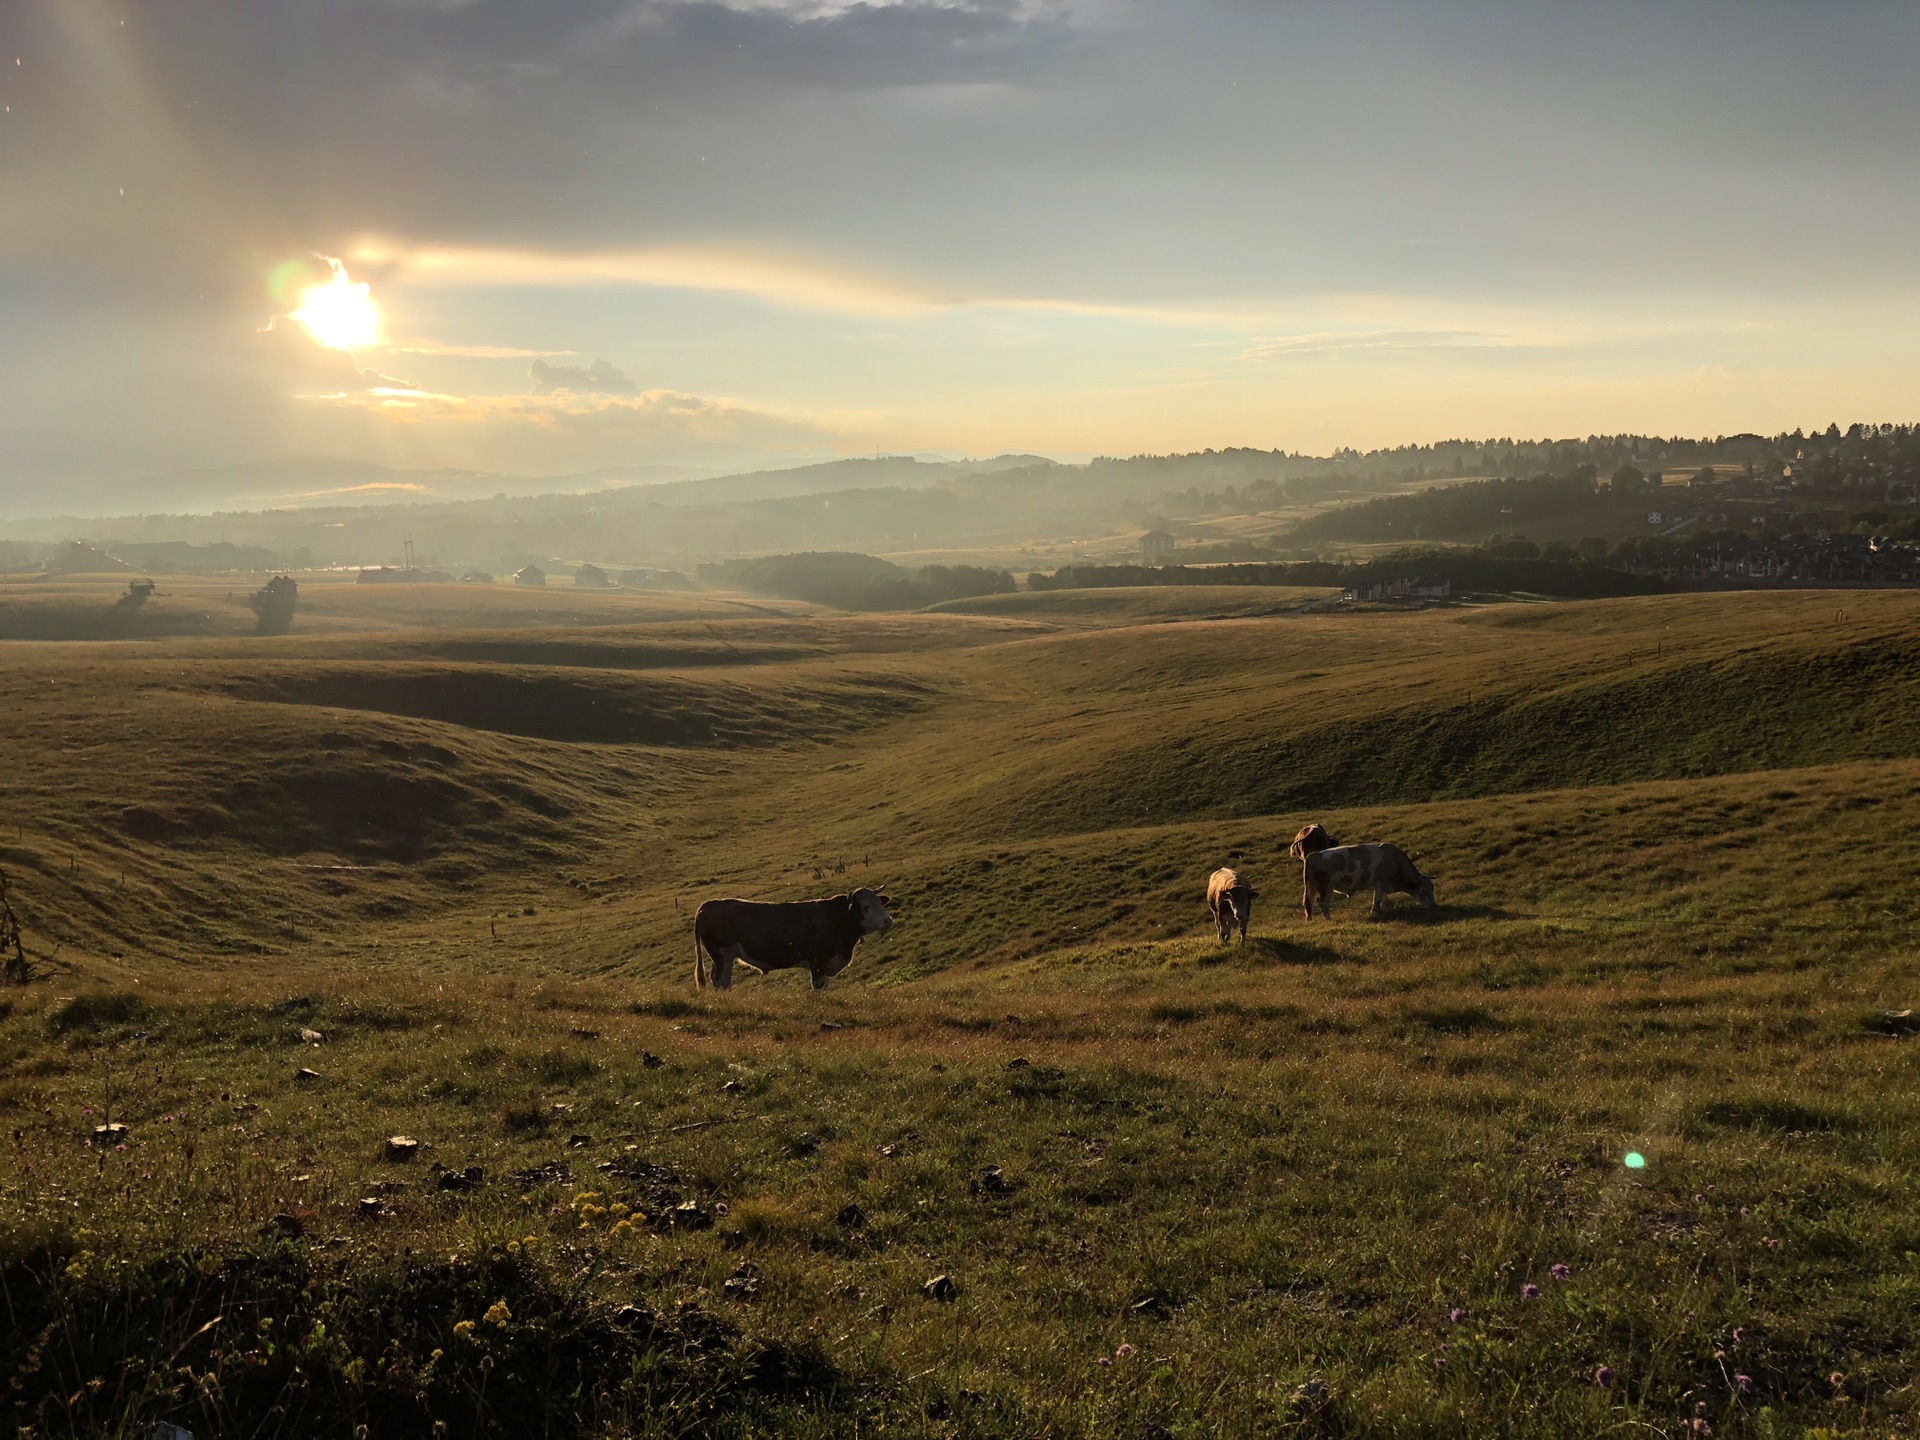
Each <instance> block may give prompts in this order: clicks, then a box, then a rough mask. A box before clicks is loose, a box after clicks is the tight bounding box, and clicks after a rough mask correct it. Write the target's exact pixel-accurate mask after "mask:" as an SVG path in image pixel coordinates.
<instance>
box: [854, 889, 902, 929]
mask: <svg viewBox="0 0 1920 1440" xmlns="http://www.w3.org/2000/svg"><path fill="white" fill-rule="evenodd" d="M847 900H848V902H849V903H850V904H851V905H852V906H853V918H854V919H855V920H857V921H858V922H859V923H860V933H861V934H862V935H882V934H885V933H886V932H887V931H888V930H890V929H892V928H893V917H892V916H891V915H889V914H887V907H888V906H889V905H891V904H892V903H893V901H892V899H891V898H889V897H888V896H885V895H882V894H881V893H880V892H879V891H877V890H869V889H868V888H867V887H866V886H864V885H862V886H861V887H860V888H859V889H858V890H856V891H854V892H853V894H851V895H849V896H848V897H847Z"/></svg>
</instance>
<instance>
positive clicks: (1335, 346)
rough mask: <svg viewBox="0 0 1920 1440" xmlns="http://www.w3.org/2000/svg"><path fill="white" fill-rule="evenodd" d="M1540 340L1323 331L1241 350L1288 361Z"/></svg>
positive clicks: (1470, 333)
mask: <svg viewBox="0 0 1920 1440" xmlns="http://www.w3.org/2000/svg"><path fill="white" fill-rule="evenodd" d="M1536 344H1537V342H1534V341H1528V340H1523V339H1519V338H1517V337H1515V336H1512V335H1498V334H1494V333H1492V332H1489V331H1485V330H1354V331H1342V330H1321V331H1315V332H1312V333H1309V334H1304V335H1278V336H1263V337H1261V338H1260V339H1258V340H1256V341H1255V342H1254V343H1253V344H1252V345H1250V346H1248V347H1247V348H1246V349H1245V350H1243V351H1241V353H1240V357H1239V358H1240V359H1242V360H1285V359H1291V358H1294V357H1299V356H1315V355H1339V354H1348V353H1354V352H1359V351H1391V350H1402V351H1428V350H1517V349H1531V348H1534V347H1535V346H1536Z"/></svg>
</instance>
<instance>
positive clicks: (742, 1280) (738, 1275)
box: [720, 1260, 760, 1300]
mask: <svg viewBox="0 0 1920 1440" xmlns="http://www.w3.org/2000/svg"><path fill="white" fill-rule="evenodd" d="M720 1288H721V1290H722V1291H724V1292H725V1294H726V1296H727V1298H728V1299H729V1300H751V1299H752V1298H753V1297H754V1296H755V1295H758V1294H759V1293H760V1271H759V1270H758V1269H757V1268H756V1267H755V1266H754V1264H753V1262H752V1261H751V1260H749V1261H748V1262H747V1263H746V1264H744V1265H742V1266H741V1267H740V1268H739V1269H738V1270H736V1271H734V1272H733V1274H731V1275H729V1276H728V1277H727V1280H726V1283H725V1284H724V1285H722V1286H721V1287H720Z"/></svg>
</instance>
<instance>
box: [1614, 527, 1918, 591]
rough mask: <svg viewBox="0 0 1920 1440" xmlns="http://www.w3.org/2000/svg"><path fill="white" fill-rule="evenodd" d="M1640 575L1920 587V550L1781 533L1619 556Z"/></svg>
mask: <svg viewBox="0 0 1920 1440" xmlns="http://www.w3.org/2000/svg"><path fill="white" fill-rule="evenodd" d="M1607 563H1608V564H1610V565H1612V566H1614V567H1615V568H1617V569H1621V570H1630V571H1632V572H1633V573H1635V574H1639V575H1659V576H1662V577H1663V578H1666V579H1671V580H1706V581H1720V582H1723V583H1735V584H1754V583H1759V584H1774V585H1795V584H1801V585H1811V584H1821V585H1913V584H1920V546H1916V545H1913V544H1910V543H1907V542H1903V541H1896V540H1889V539H1887V538H1885V537H1883V536H1878V535H1820V536H1816V535H1781V536H1778V537H1772V536H1769V537H1765V538H1760V537H1734V538H1730V539H1723V540H1711V541H1705V542H1702V543H1700V544H1697V545H1691V546H1686V547H1683V548H1676V549H1673V550H1671V551H1666V552H1653V553H1648V552H1641V553H1638V554H1616V555H1615V556H1614V557H1613V559H1611V560H1610V561H1608V562H1607Z"/></svg>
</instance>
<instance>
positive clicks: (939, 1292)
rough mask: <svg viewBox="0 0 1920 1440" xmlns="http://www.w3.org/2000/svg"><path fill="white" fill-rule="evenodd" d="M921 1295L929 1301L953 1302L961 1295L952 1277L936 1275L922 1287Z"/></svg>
mask: <svg viewBox="0 0 1920 1440" xmlns="http://www.w3.org/2000/svg"><path fill="white" fill-rule="evenodd" d="M920 1293H921V1294H922V1295H925V1296H926V1297H927V1298H928V1299H929V1300H941V1301H945V1300H951V1299H953V1297H954V1296H956V1295H958V1294H959V1293H960V1287H959V1286H958V1285H956V1284H954V1283H953V1277H952V1276H951V1275H936V1276H934V1277H933V1278H932V1279H931V1280H929V1281H927V1283H926V1284H924V1285H922V1286H921V1287H920Z"/></svg>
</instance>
